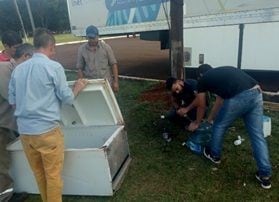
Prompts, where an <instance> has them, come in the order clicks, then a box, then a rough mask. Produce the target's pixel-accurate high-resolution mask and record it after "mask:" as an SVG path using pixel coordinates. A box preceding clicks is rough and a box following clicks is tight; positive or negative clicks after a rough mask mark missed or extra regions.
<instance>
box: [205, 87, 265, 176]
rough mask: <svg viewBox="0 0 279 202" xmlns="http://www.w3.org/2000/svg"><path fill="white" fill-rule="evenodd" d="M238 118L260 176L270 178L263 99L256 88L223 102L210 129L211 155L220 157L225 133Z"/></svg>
mask: <svg viewBox="0 0 279 202" xmlns="http://www.w3.org/2000/svg"><path fill="white" fill-rule="evenodd" d="M238 117H241V118H242V119H243V121H244V123H245V126H246V129H247V132H248V134H249V138H250V142H251V146H252V150H253V156H254V158H255V160H256V163H257V167H258V171H259V174H260V176H270V175H271V164H270V161H269V153H268V148H267V143H266V140H265V138H264V134H263V121H262V118H263V99H262V93H261V92H260V90H259V89H257V88H255V89H250V90H246V91H244V92H242V93H239V94H238V95H236V96H234V97H233V98H230V99H226V100H224V103H223V105H222V107H221V109H220V111H219V113H218V115H217V117H216V119H215V121H214V124H213V128H212V129H213V134H212V139H211V143H210V149H211V154H212V155H213V156H215V157H220V156H221V150H222V144H223V139H224V135H225V132H226V130H227V129H228V127H229V126H230V125H231V124H232V122H233V121H234V120H236V119H237V118H238Z"/></svg>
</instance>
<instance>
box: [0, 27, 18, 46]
mask: <svg viewBox="0 0 279 202" xmlns="http://www.w3.org/2000/svg"><path fill="white" fill-rule="evenodd" d="M1 40H2V44H3V45H5V44H6V45H8V46H9V47H11V46H14V45H17V44H21V43H22V38H21V37H20V35H19V34H18V33H16V32H15V31H6V32H4V33H3V34H2V37H1Z"/></svg>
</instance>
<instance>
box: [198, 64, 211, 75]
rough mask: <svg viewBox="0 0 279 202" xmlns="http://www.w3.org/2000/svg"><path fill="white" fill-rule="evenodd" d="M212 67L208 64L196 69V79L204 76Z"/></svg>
mask: <svg viewBox="0 0 279 202" xmlns="http://www.w3.org/2000/svg"><path fill="white" fill-rule="evenodd" d="M211 69H212V67H211V65H209V64H202V65H200V66H199V67H198V77H200V76H201V75H204V74H205V73H206V72H207V71H209V70H211Z"/></svg>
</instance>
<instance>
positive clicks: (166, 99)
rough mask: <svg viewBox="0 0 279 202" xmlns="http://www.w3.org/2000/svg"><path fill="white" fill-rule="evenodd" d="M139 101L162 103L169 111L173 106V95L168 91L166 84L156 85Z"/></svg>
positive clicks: (145, 92)
mask: <svg viewBox="0 0 279 202" xmlns="http://www.w3.org/2000/svg"><path fill="white" fill-rule="evenodd" d="M139 100H140V101H141V102H145V101H146V102H151V103H154V102H160V103H162V104H163V108H165V109H169V108H170V107H171V105H172V103H171V94H170V92H168V91H167V90H166V87H165V82H160V83H158V84H156V85H155V86H154V87H153V88H152V89H150V90H146V91H144V92H143V93H142V94H141V96H140V98H139Z"/></svg>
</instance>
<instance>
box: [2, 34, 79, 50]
mask: <svg viewBox="0 0 279 202" xmlns="http://www.w3.org/2000/svg"><path fill="white" fill-rule="evenodd" d="M54 37H55V40H56V43H63V42H69V41H80V40H84V38H83V37H79V36H74V35H73V34H56V35H54ZM23 41H24V42H26V41H25V39H23ZM27 42H28V43H31V44H33V38H28V41H27ZM3 49H4V47H3V44H2V43H1V42H0V50H3Z"/></svg>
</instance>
